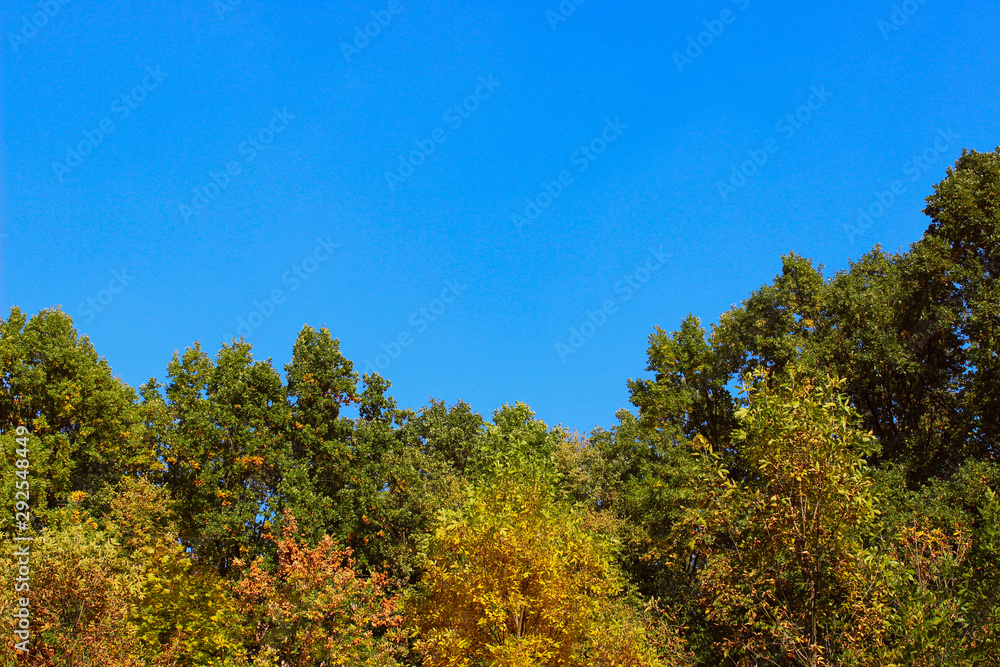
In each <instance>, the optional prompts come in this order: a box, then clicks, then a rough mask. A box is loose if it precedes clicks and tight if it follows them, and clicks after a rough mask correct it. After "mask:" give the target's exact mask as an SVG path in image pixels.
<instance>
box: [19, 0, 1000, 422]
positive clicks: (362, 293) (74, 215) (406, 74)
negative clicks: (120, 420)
mask: <svg viewBox="0 0 1000 667" xmlns="http://www.w3.org/2000/svg"><path fill="white" fill-rule="evenodd" d="M63 2H64V4H63ZM63 2H60V0H47V2H41V3H39V2H38V1H37V0H8V1H7V2H5V3H3V6H2V8H0V30H2V31H3V40H2V44H0V49H2V98H0V100H2V120H0V122H2V129H0V131H2V141H0V152H2V153H0V198H2V202H0V220H2V223H0V224H2V228H0V233H2V234H3V235H4V236H3V238H2V239H0V262H2V267H0V271H2V273H0V307H2V309H3V314H4V317H6V314H7V312H8V310H9V306H10V305H14V304H16V305H18V306H20V307H21V308H22V309H24V310H26V311H29V312H31V313H34V312H37V311H38V310H40V309H42V308H46V307H51V306H55V305H61V306H62V308H63V309H64V310H65V311H66V312H68V313H70V314H71V315H72V316H73V317H74V319H75V321H76V323H77V326H78V328H79V330H80V331H81V332H83V333H86V334H87V335H89V336H90V338H91V340H92V341H93V343H94V345H95V347H96V348H97V350H98V352H99V353H100V354H102V355H103V356H105V357H106V358H107V359H108V361H109V362H110V364H111V366H112V367H113V369H114V371H115V372H116V373H117V374H119V375H120V376H121V377H122V378H123V379H124V380H125V381H127V382H128V383H130V384H132V385H134V386H137V385H139V384H141V383H142V382H143V381H145V380H146V379H148V378H150V377H156V378H159V379H163V377H164V376H165V371H166V366H167V363H168V362H169V360H170V357H171V354H172V352H173V351H174V350H183V349H184V348H185V347H187V346H189V345H191V344H192V343H193V341H195V340H200V341H201V342H202V344H203V346H205V347H206V348H208V349H209V351H210V352H211V353H212V354H214V353H215V352H216V351H217V350H218V348H219V346H220V345H221V343H222V342H223V341H224V340H227V339H228V338H229V337H231V336H233V335H234V334H235V333H236V332H237V331H239V330H240V328H239V324H240V318H244V320H246V321H247V322H248V324H247V326H246V327H244V328H243V330H242V333H244V334H246V335H247V339H248V340H249V341H250V342H252V343H253V345H254V349H255V355H256V357H257V358H268V357H271V358H272V359H273V361H274V364H275V366H276V367H277V368H279V369H281V368H282V367H283V366H284V364H285V363H286V362H287V361H288V359H289V357H290V355H291V349H292V344H293V342H294V340H295V336H296V334H297V333H298V331H299V330H300V329H301V328H302V326H303V324H310V325H313V326H316V327H319V326H322V325H326V326H328V327H329V328H330V329H331V330H332V332H333V334H334V335H335V336H336V337H338V338H339V339H340V341H341V345H342V349H343V351H344V353H345V354H346V355H347V356H348V357H349V358H350V359H352V360H353V361H354V362H355V364H356V368H357V369H358V370H359V371H363V370H364V368H365V366H366V360H367V361H370V362H371V363H372V364H378V363H379V362H380V361H381V362H382V366H383V367H384V368H382V370H381V371H380V372H381V373H382V375H384V376H385V377H387V378H388V379H389V380H390V381H391V382H392V384H393V387H392V393H393V394H394V395H395V396H396V398H397V399H398V400H399V402H400V404H401V405H403V406H408V407H414V408H416V407H419V406H421V405H424V404H426V403H427V401H428V399H429V398H430V397H435V398H440V399H444V400H445V401H447V402H448V403H453V402H454V401H456V400H458V399H464V400H466V401H467V402H469V403H470V404H471V405H472V406H473V408H475V409H476V410H478V411H480V412H482V413H484V414H489V413H491V412H492V410H493V409H495V408H496V407H498V406H499V405H501V404H502V403H504V402H514V401H518V400H520V401H524V402H526V403H528V404H529V405H530V406H531V407H532V408H533V409H535V411H536V412H537V414H538V416H539V417H540V418H541V419H543V420H545V421H546V422H547V423H549V424H550V425H554V424H557V423H562V424H563V425H565V426H567V427H568V428H571V429H573V428H576V429H579V430H589V429H590V428H592V427H593V426H595V425H605V426H606V425H609V424H611V423H612V422H613V415H614V412H615V411H616V410H617V409H619V408H621V407H628V392H627V388H626V380H627V379H628V378H630V377H638V376H643V375H645V374H646V373H645V371H644V368H645V363H646V359H645V353H646V345H647V337H648V335H649V334H650V333H651V332H652V330H653V327H654V326H655V325H659V326H661V327H663V328H665V329H667V330H671V329H674V328H676V327H677V326H678V324H679V323H680V321H681V319H682V318H683V317H684V316H685V315H686V314H687V313H689V312H693V313H694V314H696V315H697V316H699V317H700V318H702V321H703V323H704V324H706V325H708V324H709V323H710V322H713V321H715V320H716V319H717V317H718V315H719V314H720V313H721V312H722V311H724V310H726V309H728V308H729V307H730V305H731V304H734V303H739V302H740V301H742V300H743V299H744V298H745V297H746V296H747V295H748V293H749V292H750V291H751V290H753V289H755V288H757V287H758V286H760V285H761V284H763V283H767V282H769V281H770V280H771V279H772V277H773V276H774V275H775V273H776V272H777V271H778V269H779V266H780V262H779V256H780V255H781V254H783V253H787V252H789V251H793V250H794V251H796V252H798V253H801V254H803V255H806V256H808V257H811V258H813V259H814V260H815V261H817V262H820V263H822V264H823V265H824V266H826V267H827V271H828V273H829V272H830V271H833V270H839V269H842V268H845V267H846V266H847V262H848V260H849V258H857V257H858V256H860V255H861V254H862V253H863V252H865V251H866V250H867V249H868V248H870V247H871V246H872V245H874V244H875V243H881V244H882V245H883V247H886V248H889V249H899V248H905V247H906V246H907V244H909V243H911V242H913V241H915V240H917V239H918V238H919V236H920V234H921V232H922V231H923V230H924V229H925V228H926V224H927V221H926V218H925V216H924V215H923V214H922V213H920V210H921V209H922V208H923V198H924V197H925V196H927V195H928V194H929V193H930V192H931V186H932V184H933V183H935V182H937V181H939V180H940V179H941V178H942V177H943V176H944V171H945V167H946V166H947V165H948V164H951V163H952V162H954V160H955V158H956V157H957V156H958V155H959V153H960V150H961V148H962V147H963V146H964V147H969V148H974V149H977V150H982V151H987V150H992V149H993V148H994V147H995V146H996V145H997V144H998V143H1000V134H998V131H997V128H998V124H997V121H998V119H1000V78H998V77H997V72H998V71H1000V49H998V48H997V44H998V43H1000V5H998V4H997V3H996V2H992V1H991V2H968V1H966V2H962V1H959V2H950V3H945V2H940V1H939V0H923V1H919V2H918V1H917V0H907V2H893V1H892V0H886V1H885V2H870V1H865V2H862V1H860V0H849V1H847V2H837V3H811V4H810V3H792V2H777V3H775V2H770V3H765V2H760V1H758V0H749V1H748V0H738V1H736V2H734V1H733V0H714V1H712V2H698V3H679V2H678V3H662V2H656V3H654V2H636V3H624V4H622V3H611V2H600V1H599V0H586V2H583V3H581V4H579V5H578V6H577V5H575V4H572V0H565V2H563V3H562V5H561V6H562V13H560V2H559V0H537V1H535V2H523V1H519V0H518V1H513V2H512V1H510V0H507V1H506V2H485V3H467V2H444V1H430V0H423V1H418V0H413V1H411V0H398V1H394V2H389V1H388V0H385V1H383V0H371V1H370V2H353V1H352V2H313V3H289V2H264V1H261V0H243V1H242V2H229V3H223V2H222V0H219V2H213V1H212V0H199V1H197V2H178V1H172V2H164V1H155V0H120V1H117V2H111V3H87V2H84V1H83V0H73V1H71V2H65V0H63ZM470 5H472V6H470ZM894 6H895V9H894ZM571 10H572V11H571ZM46 12H48V13H46ZM894 12H895V16H894ZM50 15H51V16H50ZM563 19H565V20H563ZM894 21H895V22H894ZM382 24H384V25H382ZM366 30H367V31H368V32H369V33H370V34H371V35H374V36H367V35H365V34H364V32H365V31H366ZM699 42H700V44H699ZM456 105H457V106H456ZM808 105H812V108H811V109H810V108H808ZM788 114H792V116H791V118H790V119H789V118H788V117H787V115H788ZM796 114H798V118H796ZM935 144H937V147H935ZM581 149H586V151H584V150H581ZM939 149H942V150H941V152H940V153H938V150H939ZM399 156H404V157H403V158H400V157H399ZM914 156H918V160H919V161H920V163H919V164H917V163H914V162H913V158H914ZM754 158H756V160H757V161H758V162H763V164H762V165H759V166H758V165H756V164H753V163H747V161H748V160H752V159H754ZM925 158H926V160H927V161H926V162H924V160H925ZM734 169H743V170H744V171H745V172H752V173H751V175H749V176H745V177H744V176H734V173H733V172H734ZM411 170H412V171H411ZM387 172H390V173H391V174H392V176H388V177H387V175H386V174H387ZM744 179H745V180H744ZM894 181H899V182H898V183H895V184H894ZM722 183H728V184H729V187H727V188H723V187H721V186H720V184H722ZM893 185H895V186H896V193H895V194H893V195H892V201H891V202H890V201H889V199H888V196H887V195H883V199H885V201H886V202H888V204H887V206H886V207H885V208H884V209H883V211H882V214H881V215H879V216H876V217H873V218H872V221H871V223H867V224H866V225H865V228H864V229H860V230H859V231H858V232H857V233H856V234H855V237H854V238H853V239H852V238H850V237H849V236H848V234H847V233H845V231H844V224H845V223H853V222H854V220H855V219H856V218H857V216H858V214H857V209H858V208H859V207H862V208H869V207H870V208H872V210H873V211H875V212H876V213H877V212H878V208H877V207H876V206H875V203H877V202H878V197H877V194H878V193H879V192H884V191H887V190H888V191H891V190H892V188H893ZM222 186H224V187H222ZM528 199H533V200H534V201H535V204H534V206H537V207H538V209H537V210H535V209H534V208H532V206H531V205H529V203H528V201H527V200H528ZM515 215H518V216H520V217H519V218H517V219H515V218H514V216H515ZM654 251H658V252H659V253H660V257H657V256H656V254H655V253H654ZM668 254H669V257H666V255H668ZM123 271H124V273H123ZM116 272H117V276H116ZM628 276H632V278H631V280H632V282H633V283H634V288H633V287H631V286H629V283H628V281H627V280H626V278H627V277H628ZM642 279H645V282H642ZM446 281H453V282H452V284H451V286H449V285H448V284H447V282H446ZM126 283H127V284H126ZM275 291H280V294H279V295H277V296H279V297H280V298H279V299H278V301H279V302H277V303H273V304H268V303H267V301H268V300H270V299H271V297H272V296H273V295H274V293H275ZM456 293H457V294H456ZM442 297H444V298H443V299H442ZM88 299H90V300H93V304H96V306H97V307H94V305H92V304H91V305H88V303H87V302H88ZM449 301H450V302H449ZM102 302H103V303H102ZM255 302H256V304H255ZM605 306H607V310H608V311H610V314H608V312H603V313H598V312H597V311H599V310H602V311H603V310H604V308H605ZM98 308H100V309H99V310H98ZM421 309H425V310H426V316H425V315H423V314H421V313H420V311H421ZM261 311H263V313H264V314H260V313H261ZM588 311H589V312H591V313H593V319H594V320H596V321H597V322H598V323H599V324H600V326H597V325H594V326H593V328H592V329H591V328H589V327H584V329H585V331H584V332H582V333H581V338H579V339H572V340H571V338H572V333H571V328H576V330H577V331H579V330H580V329H579V328H580V326H581V324H583V323H584V322H586V321H587V320H588ZM255 312H257V313H258V314H257V315H253V313H255ZM265 314H266V315H267V316H266V317H265ZM431 318H433V320H432V319H431ZM255 325H257V326H255ZM586 334H589V335H586ZM401 336H402V340H403V341H404V342H408V345H406V346H400V348H399V350H398V352H399V354H398V356H397V357H396V358H392V359H390V357H389V356H388V355H389V354H390V353H393V352H396V348H395V347H394V344H393V341H399V340H400V337H401ZM580 343H582V344H580ZM382 344H385V348H387V349H388V353H385V352H383V348H382ZM397 344H398V343H397ZM559 344H561V345H564V346H566V347H564V348H560V347H558V345H559ZM573 344H577V346H578V347H573ZM567 349H571V350H573V351H572V352H566V350H567ZM560 350H561V352H560ZM379 354H386V356H385V357H381V358H379V357H378V356H377V355H379ZM385 362H389V363H388V364H386V363H385Z"/></svg>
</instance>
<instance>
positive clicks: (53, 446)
mask: <svg viewBox="0 0 1000 667" xmlns="http://www.w3.org/2000/svg"><path fill="white" fill-rule="evenodd" d="M135 398H136V397H135V392H134V390H132V389H131V388H129V387H128V386H126V385H125V384H123V383H122V382H121V381H120V380H119V379H118V378H116V377H114V376H113V375H112V374H111V368H110V367H109V366H108V364H107V362H106V361H105V360H104V359H102V358H100V357H98V355H97V353H96V352H95V351H94V348H93V347H92V346H91V344H90V341H89V340H88V339H87V337H86V336H83V337H79V336H78V335H77V333H76V330H75V329H74V328H73V323H72V320H71V318H70V317H69V315H66V314H65V313H63V312H62V311H60V310H58V309H53V310H43V311H41V312H39V313H38V314H37V315H35V316H34V317H31V318H30V319H29V318H28V317H27V316H26V315H25V314H24V313H22V312H21V311H20V310H19V309H18V308H16V307H15V308H12V309H11V311H10V315H9V317H8V318H7V319H6V320H0V434H2V435H0V456H2V457H3V461H5V462H8V461H9V462H12V461H14V459H15V455H14V451H15V449H17V447H18V446H17V444H16V442H15V440H14V438H13V434H14V431H15V429H16V428H17V427H18V426H24V427H26V428H27V429H28V430H29V432H30V440H31V442H30V446H29V450H30V453H29V455H28V457H27V458H28V460H29V462H30V469H31V496H32V498H31V507H32V514H33V515H34V517H35V518H36V521H35V527H36V528H41V527H42V526H45V525H48V524H49V523H50V522H51V518H52V516H53V514H52V513H53V512H54V511H55V510H56V509H58V508H60V507H62V506H64V505H65V504H66V503H67V501H68V499H69V497H70V495H71V494H72V493H74V492H81V493H84V494H86V495H85V496H84V498H85V499H88V498H91V497H93V496H95V495H96V494H98V493H99V492H100V491H101V490H102V489H104V488H106V487H108V486H114V484H115V483H117V481H118V479H119V478H120V477H121V476H122V475H125V474H128V473H129V472H131V471H138V472H142V471H148V470H149V468H150V465H151V462H152V461H153V458H152V454H151V452H149V451H148V450H146V449H144V448H143V446H142V445H141V444H140V439H139V437H138V435H139V431H140V424H139V413H138V410H137V409H136V405H135ZM0 493H3V497H4V498H13V497H14V478H13V476H12V475H4V477H3V479H2V480H0ZM12 519H13V516H12V514H11V513H10V512H6V513H3V514H2V515H0V531H4V532H9V531H10V530H11V521H12Z"/></svg>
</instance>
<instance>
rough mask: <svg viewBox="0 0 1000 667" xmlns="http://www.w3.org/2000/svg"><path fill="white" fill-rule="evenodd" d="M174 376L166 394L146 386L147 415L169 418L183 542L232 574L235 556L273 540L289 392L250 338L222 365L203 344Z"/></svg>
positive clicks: (165, 438) (176, 362) (167, 477)
mask: <svg viewBox="0 0 1000 667" xmlns="http://www.w3.org/2000/svg"><path fill="white" fill-rule="evenodd" d="M168 375H169V382H168V384H167V386H166V388H165V398H164V397H162V396H161V395H160V393H159V391H158V388H159V387H158V385H157V384H156V383H155V382H153V381H150V383H147V385H146V386H145V387H144V388H143V396H144V398H145V400H146V402H147V404H150V405H147V407H146V412H147V414H156V413H157V412H165V413H166V415H167V419H166V431H165V432H164V433H162V434H161V435H160V437H159V441H158V444H159V450H158V452H157V454H158V457H159V459H160V460H161V461H163V462H164V464H165V466H166V470H165V471H164V472H163V482H164V484H165V485H166V487H167V488H168V489H170V492H171V495H172V497H173V498H174V500H175V501H176V502H177V506H178V528H179V531H180V538H181V540H182V542H183V543H184V545H185V546H187V547H189V548H191V549H192V550H193V551H194V553H195V555H196V556H197V558H198V559H199V561H201V562H203V563H210V564H211V565H212V566H213V567H216V568H218V570H219V572H220V573H221V574H223V575H225V573H226V572H227V571H228V570H229V568H230V566H231V564H232V559H233V558H236V557H238V556H241V555H243V556H244V557H249V556H256V555H258V554H261V553H262V550H263V549H264V548H265V547H266V544H265V535H266V534H267V533H268V530H269V528H270V525H271V523H272V521H273V520H274V512H275V493H276V492H277V489H278V485H279V482H280V480H281V473H282V471H283V470H284V469H285V467H286V466H287V463H288V460H289V458H290V452H289V449H290V447H289V443H288V440H287V438H286V430H287V424H288V404H287V401H286V398H285V389H284V386H283V385H282V383H281V379H280V378H279V377H278V374H277V373H276V372H275V371H274V369H273V368H272V367H271V364H270V361H267V362H255V361H254V360H253V356H252V355H251V352H250V345H249V344H247V343H245V342H234V343H232V344H231V345H226V346H223V348H222V349H221V350H220V351H219V354H218V356H217V357H216V361H215V363H214V364H213V363H212V361H211V360H210V359H209V358H208V356H207V355H206V354H205V353H204V352H203V351H202V350H201V347H200V346H199V345H198V344H195V346H194V347H191V348H188V349H187V350H186V351H185V353H184V355H183V356H180V355H178V354H176V353H175V355H174V359H173V361H172V362H171V363H170V365H169V367H168Z"/></svg>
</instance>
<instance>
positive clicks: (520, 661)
mask: <svg viewBox="0 0 1000 667" xmlns="http://www.w3.org/2000/svg"><path fill="white" fill-rule="evenodd" d="M620 585H621V581H620V578H619V575H618V573H617V570H616V568H615V566H614V564H613V560H612V556H611V551H610V549H609V545H608V544H607V542H606V541H605V540H604V539H603V538H601V537H600V536H599V535H598V534H596V533H594V532H592V531H590V530H588V529H587V527H586V516H585V515H584V514H581V513H579V512H576V511H574V510H572V509H571V507H569V506H568V505H565V504H563V503H560V502H558V501H556V500H555V499H554V498H553V496H552V492H551V490H550V489H548V488H547V487H546V486H545V485H544V484H542V483H540V482H536V483H533V484H532V483H523V482H522V483H517V482H515V481H514V480H513V479H512V478H506V479H505V480H504V481H503V483H501V484H498V485H495V486H490V487H481V488H480V489H478V490H477V491H475V492H473V496H472V497H471V499H470V501H469V503H468V504H467V505H466V507H464V508H463V509H462V510H460V511H455V512H450V513H449V512H445V513H443V514H442V519H441V525H440V526H439V528H438V529H437V531H436V533H435V536H434V539H433V541H432V544H431V548H430V552H429V555H428V561H427V563H426V571H425V573H424V577H423V579H422V581H421V583H420V584H419V586H418V588H417V590H416V593H415V594H414V595H413V596H412V597H411V598H410V599H409V601H408V603H407V606H406V609H407V617H408V619H409V623H410V625H411V626H412V627H413V628H414V629H415V630H416V631H417V632H418V633H419V634H418V641H417V644H416V649H417V652H418V653H419V654H420V655H421V656H422V658H423V660H424V664H425V665H427V666H428V667H433V666H437V665H456V666H457V665H470V666H471V665H510V666H513V665H553V666H554V665H584V664H599V665H608V666H610V665H625V664H629V665H659V664H663V663H661V662H659V660H658V658H657V657H656V656H655V655H652V654H651V653H650V652H649V651H648V650H646V649H645V648H643V646H644V644H643V632H642V629H641V627H636V626H634V625H628V626H627V627H624V626H622V627H618V628H616V627H615V626H614V623H613V620H612V619H611V618H609V614H608V612H609V610H610V609H611V608H612V607H613V604H612V603H613V600H614V597H615V594H616V593H617V592H618V591H619V588H620ZM619 620H621V619H619ZM626 625H627V624H626ZM668 664H674V663H668ZM676 664H679V663H676Z"/></svg>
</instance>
